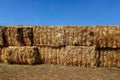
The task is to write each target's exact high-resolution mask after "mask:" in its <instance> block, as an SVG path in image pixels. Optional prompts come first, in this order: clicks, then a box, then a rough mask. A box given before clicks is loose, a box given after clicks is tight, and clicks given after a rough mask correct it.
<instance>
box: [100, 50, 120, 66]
mask: <svg viewBox="0 0 120 80" xmlns="http://www.w3.org/2000/svg"><path fill="white" fill-rule="evenodd" d="M100 67H120V49H115V50H100Z"/></svg>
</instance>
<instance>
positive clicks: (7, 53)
mask: <svg viewBox="0 0 120 80" xmlns="http://www.w3.org/2000/svg"><path fill="white" fill-rule="evenodd" d="M37 60H38V52H37V48H36V47H12V46H10V47H8V48H3V50H2V55H1V61H2V62H4V63H10V64H36V63H37Z"/></svg>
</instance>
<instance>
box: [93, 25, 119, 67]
mask: <svg viewBox="0 0 120 80" xmlns="http://www.w3.org/2000/svg"><path fill="white" fill-rule="evenodd" d="M94 34H95V35H94V41H95V42H94V43H95V45H96V48H97V49H98V51H99V55H100V59H99V63H100V64H99V65H100V66H102V67H120V52H119V51H120V49H119V48H120V26H95V27H94Z"/></svg>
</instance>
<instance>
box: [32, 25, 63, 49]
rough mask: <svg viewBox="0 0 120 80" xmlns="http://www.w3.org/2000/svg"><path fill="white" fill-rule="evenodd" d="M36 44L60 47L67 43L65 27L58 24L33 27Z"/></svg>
mask: <svg viewBox="0 0 120 80" xmlns="http://www.w3.org/2000/svg"><path fill="white" fill-rule="evenodd" d="M33 34H34V45H35V46H51V47H59V46H64V45H65V36H64V29H62V27H56V26H49V27H48V26H36V27H33Z"/></svg>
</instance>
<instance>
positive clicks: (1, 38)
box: [0, 26, 7, 47]
mask: <svg viewBox="0 0 120 80" xmlns="http://www.w3.org/2000/svg"><path fill="white" fill-rule="evenodd" d="M6 29H7V28H6V27H3V26H0V47H4V46H6V45H7V44H6V37H5V31H6Z"/></svg>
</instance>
